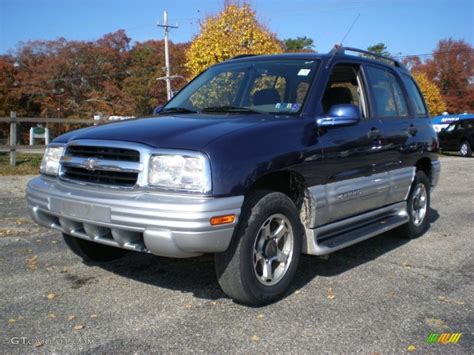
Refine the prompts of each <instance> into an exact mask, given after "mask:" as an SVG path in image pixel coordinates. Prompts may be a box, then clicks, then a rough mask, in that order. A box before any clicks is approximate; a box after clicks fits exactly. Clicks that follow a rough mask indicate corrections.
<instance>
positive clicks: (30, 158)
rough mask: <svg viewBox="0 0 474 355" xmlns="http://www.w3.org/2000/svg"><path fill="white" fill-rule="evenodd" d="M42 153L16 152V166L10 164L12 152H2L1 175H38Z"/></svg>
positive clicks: (0, 159) (0, 157)
mask: <svg viewBox="0 0 474 355" xmlns="http://www.w3.org/2000/svg"><path fill="white" fill-rule="evenodd" d="M42 158H43V155H42V154H28V153H18V152H17V153H16V166H15V167H13V166H11V165H10V154H9V153H0V175H1V176H6V175H37V174H39V168H40V165H41V159H42Z"/></svg>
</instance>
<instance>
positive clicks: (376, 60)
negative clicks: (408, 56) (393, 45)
mask: <svg viewBox="0 0 474 355" xmlns="http://www.w3.org/2000/svg"><path fill="white" fill-rule="evenodd" d="M341 48H342V50H341ZM341 48H337V49H336V51H334V50H333V51H331V52H329V53H324V54H320V53H311V52H303V53H281V54H265V55H253V54H246V55H240V56H236V57H234V58H231V59H228V60H227V61H225V62H223V63H227V62H230V61H232V62H234V61H235V62H252V61H255V60H291V59H303V60H316V59H317V60H321V61H324V62H328V61H333V60H335V59H337V60H340V59H342V60H348V61H356V62H360V63H370V64H377V65H382V66H385V67H389V68H392V69H395V70H400V71H401V72H403V73H408V70H407V69H406V68H405V66H404V65H402V64H401V63H400V62H398V61H396V60H395V59H393V58H389V57H384V56H379V55H377V54H376V53H371V52H367V51H362V50H357V49H354V48H348V50H351V51H360V53H363V54H364V53H365V54H366V55H371V56H373V58H368V57H362V56H359V55H350V54H346V53H345V52H344V49H346V48H344V47H341ZM390 63H391V64H390Z"/></svg>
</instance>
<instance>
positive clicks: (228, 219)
mask: <svg viewBox="0 0 474 355" xmlns="http://www.w3.org/2000/svg"><path fill="white" fill-rule="evenodd" d="M234 221H235V214H227V215H225V216H216V217H212V218H211V220H210V222H211V225H213V226H217V225H219V224H230V223H234Z"/></svg>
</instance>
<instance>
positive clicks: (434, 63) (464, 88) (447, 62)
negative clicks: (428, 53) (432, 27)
mask: <svg viewBox="0 0 474 355" xmlns="http://www.w3.org/2000/svg"><path fill="white" fill-rule="evenodd" d="M419 70H420V71H423V72H424V73H426V75H427V77H428V78H429V79H431V80H433V81H434V82H435V83H436V84H437V85H438V87H439V88H440V91H441V95H442V96H443V98H444V101H445V102H446V106H447V109H448V111H449V112H452V113H460V112H464V111H473V110H474V85H473V84H472V78H473V77H474V48H473V47H472V46H471V45H470V44H469V43H467V42H465V41H463V40H458V41H456V40H453V39H451V38H449V39H445V40H441V41H439V43H438V46H437V48H436V49H435V51H434V52H433V57H432V58H431V59H428V60H427V61H426V62H425V63H424V64H423V65H421V66H419Z"/></svg>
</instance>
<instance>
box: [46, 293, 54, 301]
mask: <svg viewBox="0 0 474 355" xmlns="http://www.w3.org/2000/svg"><path fill="white" fill-rule="evenodd" d="M56 297H57V294H55V293H52V292H51V293H48V295H47V296H46V298H47V299H48V300H53V299H55V298H56Z"/></svg>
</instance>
